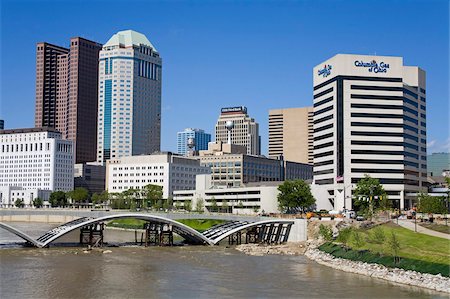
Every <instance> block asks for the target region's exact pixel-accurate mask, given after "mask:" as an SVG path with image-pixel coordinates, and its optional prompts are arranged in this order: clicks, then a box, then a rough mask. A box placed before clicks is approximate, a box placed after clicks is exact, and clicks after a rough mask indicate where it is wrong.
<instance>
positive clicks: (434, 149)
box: [427, 138, 450, 154]
mask: <svg viewBox="0 0 450 299" xmlns="http://www.w3.org/2000/svg"><path fill="white" fill-rule="evenodd" d="M442 152H444V153H448V152H450V138H447V140H443V141H441V140H436V139H433V140H430V141H428V143H427V153H428V154H432V153H442Z"/></svg>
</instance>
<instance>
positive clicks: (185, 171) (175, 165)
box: [106, 153, 210, 198]
mask: <svg viewBox="0 0 450 299" xmlns="http://www.w3.org/2000/svg"><path fill="white" fill-rule="evenodd" d="M209 172H210V169H209V168H207V167H204V166H201V165H200V163H199V161H198V160H196V159H191V158H187V157H183V156H180V155H176V154H172V153H155V154H152V155H141V156H129V157H121V158H115V159H111V160H108V161H107V163H106V189H107V190H108V192H123V191H125V190H128V189H130V188H133V189H142V188H144V187H145V186H146V185H148V184H153V185H158V186H162V187H163V197H164V198H168V197H169V196H172V194H173V192H174V191H175V190H190V189H194V188H195V176H196V175H197V174H207V173H209Z"/></svg>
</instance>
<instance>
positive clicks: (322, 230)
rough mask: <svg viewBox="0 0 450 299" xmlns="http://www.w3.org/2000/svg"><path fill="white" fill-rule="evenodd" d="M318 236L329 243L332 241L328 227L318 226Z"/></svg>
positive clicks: (331, 233)
mask: <svg viewBox="0 0 450 299" xmlns="http://www.w3.org/2000/svg"><path fill="white" fill-rule="evenodd" d="M319 235H320V236H322V238H323V239H324V240H326V241H331V240H332V239H333V230H332V229H331V226H329V225H323V224H320V226H319Z"/></svg>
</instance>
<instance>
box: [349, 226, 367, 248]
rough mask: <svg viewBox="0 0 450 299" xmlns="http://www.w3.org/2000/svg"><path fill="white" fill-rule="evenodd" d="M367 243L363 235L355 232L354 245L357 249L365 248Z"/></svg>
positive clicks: (353, 236)
mask: <svg viewBox="0 0 450 299" xmlns="http://www.w3.org/2000/svg"><path fill="white" fill-rule="evenodd" d="M365 243H366V242H365V241H364V238H363V237H362V235H361V233H360V232H359V231H356V230H355V231H353V233H352V244H353V246H354V247H355V248H357V249H359V248H361V247H363V246H364V244H365Z"/></svg>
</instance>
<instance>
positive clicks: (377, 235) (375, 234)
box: [369, 226, 386, 244]
mask: <svg viewBox="0 0 450 299" xmlns="http://www.w3.org/2000/svg"><path fill="white" fill-rule="evenodd" d="M385 240H386V236H385V235H384V230H383V229H382V228H381V227H380V226H377V227H375V228H374V229H373V230H372V232H371V233H370V234H369V242H371V243H376V244H383V243H384V241H385Z"/></svg>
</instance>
